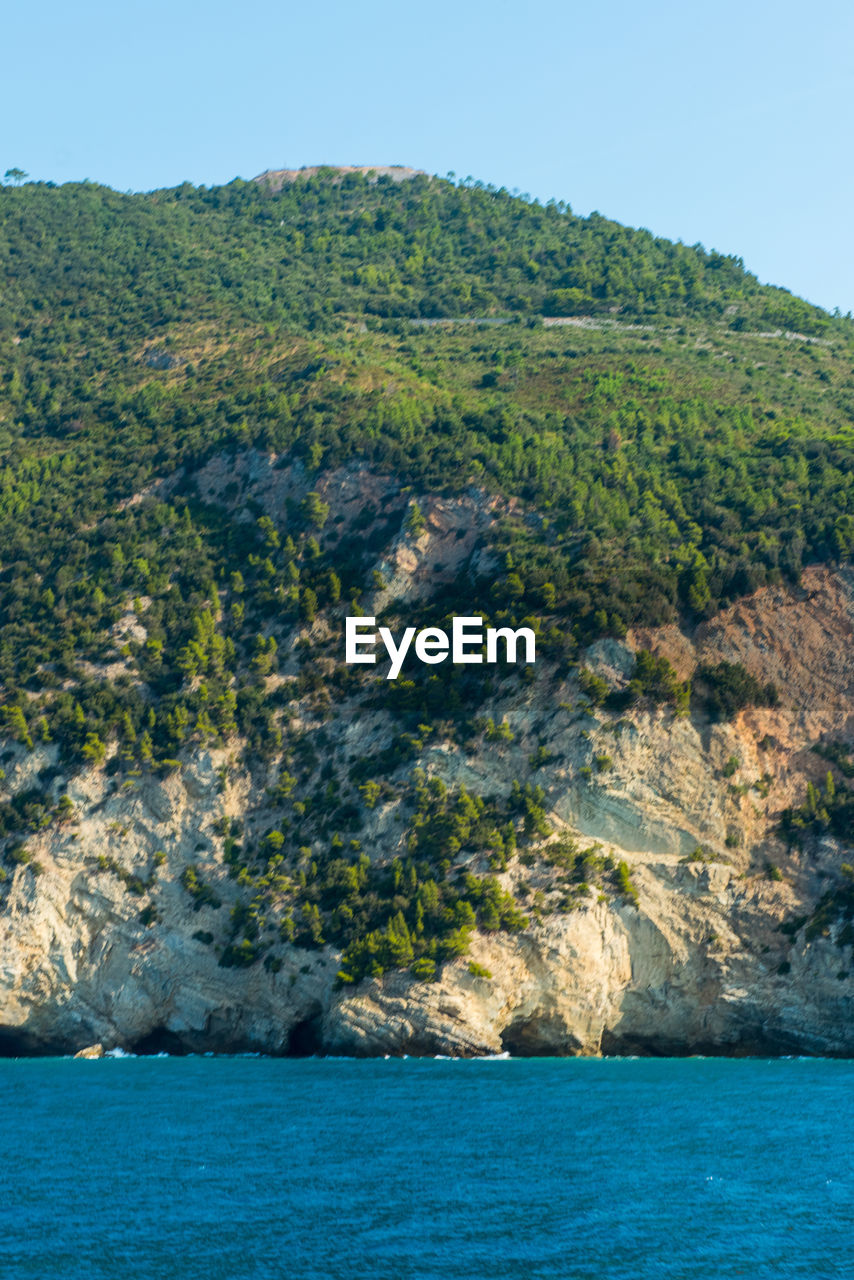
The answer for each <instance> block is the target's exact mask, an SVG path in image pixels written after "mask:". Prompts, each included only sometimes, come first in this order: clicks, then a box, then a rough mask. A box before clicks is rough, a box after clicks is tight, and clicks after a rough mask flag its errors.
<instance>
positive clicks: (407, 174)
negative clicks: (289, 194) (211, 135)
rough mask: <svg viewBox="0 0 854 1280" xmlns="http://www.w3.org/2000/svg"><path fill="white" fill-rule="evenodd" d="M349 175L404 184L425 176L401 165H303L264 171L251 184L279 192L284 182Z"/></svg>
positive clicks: (338, 180) (419, 171)
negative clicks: (389, 179)
mask: <svg viewBox="0 0 854 1280" xmlns="http://www.w3.org/2000/svg"><path fill="white" fill-rule="evenodd" d="M349 173H361V174H364V175H365V176H366V177H367V179H368V181H369V182H376V181H377V180H378V179H379V178H391V180H392V182H406V181H407V180H408V179H409V178H418V177H424V176H426V175H425V171H424V170H423V169H410V168H409V167H408V166H407V165H403V164H324V165H320V164H313V165H304V166H303V168H301V169H265V170H264V172H263V173H259V174H258V176H257V178H253V182H258V183H260V184H261V185H262V186H266V187H269V189H270V190H271V191H281V189H282V187H283V186H284V185H285V183H286V182H298V181H299V180H300V179H304V178H316V177H317V176H318V174H327V175H328V176H329V177H330V178H331V180H332V181H333V182H340V181H341V179H342V178H344V177H346V176H347V174H349Z"/></svg>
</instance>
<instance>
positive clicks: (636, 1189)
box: [0, 1058, 854, 1280]
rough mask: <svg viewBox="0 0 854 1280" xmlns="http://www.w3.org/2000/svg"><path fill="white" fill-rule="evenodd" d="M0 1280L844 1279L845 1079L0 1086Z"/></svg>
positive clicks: (737, 1068) (851, 1174) (455, 1074)
mask: <svg viewBox="0 0 854 1280" xmlns="http://www.w3.org/2000/svg"><path fill="white" fill-rule="evenodd" d="M0 1098H2V1126H0V1146H2V1159H0V1177H2V1193H0V1213H2V1225H1V1226H0V1277H2V1280H19V1278H21V1280H23V1278H24V1277H38V1278H39V1280H102V1278H104V1280H106V1278H107V1277H109V1278H110V1280H126V1278H131V1277H132V1278H134V1280H136V1278H140V1280H142V1278H144V1280H161V1278H164V1280H166V1278H167V1277H168V1280H176V1278H181V1280H183V1278H186V1280H196V1278H197V1277H198V1280H238V1278H239V1280H244V1278H247V1280H248V1278H249V1277H252V1278H253V1280H254V1278H255V1277H257V1278H258V1280H268V1278H269V1277H287V1278H288V1280H321V1278H322V1280H338V1278H339V1277H340V1280H353V1278H354V1277H370V1278H371V1280H380V1278H386V1277H388V1278H389V1280H406V1278H407V1277H418V1278H422V1277H423V1278H425V1280H426V1278H428V1277H429V1278H430V1280H432V1278H433V1277H436V1280H438V1278H439V1277H442V1280H456V1278H457V1277H459V1278H460V1280H463V1278H465V1280H471V1278H478V1277H499V1276H500V1277H513V1278H516V1277H518V1278H519V1280H534V1278H539V1277H561V1278H565V1277H570V1278H573V1280H574V1278H576V1277H578V1278H580V1277H584V1278H586V1277H590V1278H591V1280H593V1278H595V1280H641V1278H643V1277H666V1278H667V1280H671V1278H672V1280H677V1278H678V1280H689V1278H693V1277H698V1278H699V1277H703V1278H704V1280H705V1278H706V1277H708V1278H709V1280H726V1278H728V1277H731V1276H749V1277H751V1278H753V1280H761V1278H764V1277H768V1278H769V1280H786V1278H788V1277H809V1278H810V1280H823V1278H824V1277H844V1278H845V1280H851V1278H852V1277H854V1167H852V1166H854V1144H852V1123H851V1121H852V1106H853V1105H854V1104H853V1103H852V1099H854V1063H850V1062H834V1061H824V1060H782V1061H780V1060H774V1061H771V1060H767V1061H765V1060H763V1061H758V1060H740V1061H732V1060H722V1059H686V1060H649V1059H645V1060H630V1059H611V1060H604V1061H598V1060H580V1059H573V1060H551V1059H538V1060H537V1059H535V1060H527V1061H525V1060H498V1061H469V1062H465V1061H459V1062H458V1061H434V1060H423V1059H422V1060H415V1059H412V1060H394V1059H392V1060H387V1061H383V1060H380V1061H364V1062H356V1061H347V1060H333V1059H327V1060H314V1059H307V1060H273V1059H265V1058H218V1059H211V1058H124V1059H105V1060H101V1061H69V1060H67V1059H40V1060H26V1059H20V1060H5V1061H1V1062H0Z"/></svg>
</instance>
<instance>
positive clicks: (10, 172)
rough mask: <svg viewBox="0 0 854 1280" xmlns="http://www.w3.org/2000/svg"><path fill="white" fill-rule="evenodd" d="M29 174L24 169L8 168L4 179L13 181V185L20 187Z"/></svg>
mask: <svg viewBox="0 0 854 1280" xmlns="http://www.w3.org/2000/svg"><path fill="white" fill-rule="evenodd" d="M29 176H30V175H29V174H28V173H25V172H24V170H23V169H7V170H6V172H5V173H4V174H3V181H4V182H11V183H12V184H13V186H16V187H19V186H20V185H21V183H22V182H25V181H26V179H27V178H28V177H29Z"/></svg>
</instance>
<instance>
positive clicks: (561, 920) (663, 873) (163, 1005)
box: [0, 477, 854, 1056]
mask: <svg viewBox="0 0 854 1280" xmlns="http://www.w3.org/2000/svg"><path fill="white" fill-rule="evenodd" d="M344 479H346V482H347V483H348V484H355V483H356V481H357V479H358V477H356V478H355V479H354V478H353V477H349V478H348V477H345V478H344ZM285 482H287V477H285V478H284V480H283V481H282V483H285ZM342 483H344V480H342ZM467 501H468V499H466V500H465V501H464V502H462V503H460V504H457V506H456V507H453V508H452V507H451V506H448V507H447V509H445V508H443V507H440V506H437V507H436V509H435V511H434V510H432V509H431V511H430V512H428V523H427V527H426V529H425V530H424V532H423V533H422V534H420V535H419V538H420V541H419V540H418V539H414V540H413V542H412V546H411V553H412V556H413V557H414V558H416V559H417V558H418V557H419V556H421V555H423V554H426V552H425V548H426V547H427V546H428V543H429V541H430V539H433V540H435V541H437V542H438V543H441V540H442V537H443V530H444V528H445V527H446V526H447V527H449V528H453V529H454V530H456V529H457V528H458V527H461V524H460V522H461V521H462V520H463V519H464V515H465V511H466V510H467V507H466V502H467ZM473 501H474V500H473V499H472V502H473ZM402 509H405V505H403V506H402ZM472 518H473V519H474V518H477V519H479V518H480V516H479V515H478V516H476V517H475V516H473V517H472ZM454 539H455V541H458V542H460V543H462V542H463V541H464V537H463V536H460V535H457V534H456V533H455V534H454ZM398 550H399V548H398ZM403 551H405V552H406V554H409V552H408V551H407V549H406V548H405V547H404V548H403ZM395 554H397V552H396V551H395V550H394V549H392V551H391V552H390V553H389V556H393V555H395ZM403 559H405V556H404V555H403V552H401V554H400V556H399V558H398V560H397V561H392V560H388V561H387V563H390V564H391V563H394V564H395V565H398V566H401V571H402V562H403ZM393 571H395V572H396V571H397V569H396V568H395V569H393ZM852 621H854V579H852V575H851V574H850V572H845V571H839V572H836V573H832V572H830V571H826V570H822V571H819V570H815V571H811V572H810V573H808V574H807V575H806V576H805V580H804V584H803V587H802V589H799V590H798V591H789V592H786V591H784V590H783V589H782V588H781V589H775V590H767V591H763V592H759V593H757V595H755V596H754V597H752V598H751V599H749V600H746V601H742V602H741V603H740V604H738V605H737V606H734V607H733V609H731V610H728V611H726V612H725V613H723V614H721V615H719V616H718V617H717V618H716V619H714V620H712V622H710V623H707V624H705V626H704V627H702V628H700V629H699V631H698V632H696V633H695V634H694V635H693V636H688V635H685V634H683V633H681V632H677V631H676V630H675V629H672V628H671V629H664V630H662V631H660V632H655V633H653V632H650V633H646V634H643V635H630V636H629V637H628V639H627V642H626V643H625V644H624V645H621V644H618V643H617V642H608V643H606V644H604V645H603V644H600V645H598V646H595V647H594V648H593V649H592V650H591V651H590V653H589V654H588V655H587V659H586V660H587V664H588V665H589V666H590V667H591V669H593V670H600V671H603V672H606V673H610V674H609V678H610V679H612V680H615V681H619V679H621V678H625V677H626V675H627V673H628V672H629V671H630V670H631V667H632V653H631V651H632V650H633V649H636V648H638V647H641V646H647V647H652V648H653V649H656V650H657V651H658V652H661V653H665V654H667V655H668V656H669V657H670V659H671V661H672V662H673V663H674V665H676V666H677V667H678V669H679V671H680V674H681V675H683V676H688V675H690V674H691V673H692V672H693V670H694V668H695V666H696V665H697V663H698V662H699V661H705V662H715V661H720V660H721V659H723V658H726V659H727V660H736V659H737V660H738V661H740V662H742V663H743V664H744V665H745V666H746V667H747V668H748V669H749V670H751V671H753V672H754V673H755V674H756V675H757V676H759V677H760V678H762V679H763V680H768V679H773V680H775V681H776V682H777V683H778V686H779V688H780V691H781V699H780V703H779V705H778V706H776V707H774V708H764V709H754V710H747V711H743V712H741V713H740V714H739V715H738V716H737V717H736V719H735V720H734V721H733V722H732V723H728V724H710V723H708V722H706V721H701V720H697V719H695V720H691V719H689V718H682V719H675V718H674V717H673V714H672V712H671V711H669V710H664V709H655V708H650V707H648V706H647V707H646V708H645V709H644V708H641V709H636V710H632V711H630V712H627V713H626V714H625V716H624V717H623V719H622V721H621V723H620V724H619V725H615V723H614V721H613V717H611V719H610V720H609V719H608V718H607V717H605V716H604V715H602V714H600V713H598V712H597V711H596V710H595V709H592V708H591V709H589V711H588V714H587V715H586V716H585V717H584V719H583V721H581V720H579V718H578V716H577V714H574V710H573V708H574V707H575V704H577V702H578V700H579V698H580V696H581V695H580V690H579V687H578V684H577V682H576V681H575V677H574V676H573V675H572V674H571V673H569V672H568V671H560V670H558V669H547V668H546V667H545V666H543V667H542V669H539V670H538V672H537V677H536V679H535V680H534V681H532V682H531V683H528V684H526V683H525V682H517V683H516V684H515V685H514V686H513V688H514V689H515V692H512V691H511V692H510V693H509V694H508V693H507V692H506V691H505V693H504V695H503V701H502V703H501V708H500V715H505V714H506V718H507V723H508V725H509V727H510V729H511V730H512V732H513V735H514V737H513V740H512V741H506V742H501V743H499V744H497V745H496V744H491V745H490V749H489V751H488V752H487V751H480V752H477V751H475V752H472V753H466V751H464V750H463V749H462V748H460V747H458V746H454V745H452V744H447V743H441V742H438V743H436V744H435V745H433V746H432V747H431V749H430V750H429V751H428V753H427V755H426V757H425V760H424V764H425V767H426V768H427V770H428V772H430V773H435V774H437V775H439V776H441V777H442V778H443V779H444V780H445V781H446V782H447V783H448V784H449V785H455V784H459V783H465V784H466V785H467V786H471V787H472V788H473V789H475V790H479V791H483V792H495V793H500V792H503V791H506V790H507V789H508V788H509V785H510V783H511V782H512V780H513V779H514V778H517V777H522V776H525V771H526V770H527V769H528V768H529V767H530V766H529V765H528V763H527V762H528V761H529V759H530V757H531V754H532V751H533V750H534V748H535V747H536V746H537V745H542V746H545V747H546V748H547V754H548V760H547V762H546V763H544V764H543V766H542V768H539V769H538V770H537V773H536V777H537V781H538V782H539V784H540V785H541V786H542V787H543V789H544V791H545V794H546V806H547V809H548V811H549V816H550V821H551V823H552V825H553V827H554V828H555V829H557V830H560V829H561V828H562V827H565V828H567V829H569V830H571V831H573V832H575V833H578V834H579V836H580V838H582V839H586V840H592V841H595V842H597V844H598V845H599V846H600V847H601V850H602V851H603V853H610V854H611V856H612V857H613V858H614V859H616V860H623V861H625V862H626V864H627V866H628V869H629V871H630V874H631V879H632V882H633V885H634V886H635V888H636V890H637V904H635V903H634V902H633V901H632V900H631V898H630V897H629V896H626V895H622V896H621V895H619V894H615V892H614V891H613V889H611V890H610V891H608V892H602V891H601V889H600V888H598V887H596V886H593V885H591V887H590V888H589V890H588V891H586V893H585V892H582V893H581V895H580V897H579V898H578V901H577V904H576V905H575V907H574V909H572V910H569V911H566V912H562V911H561V910H558V909H556V908H555V907H554V906H553V905H549V903H550V901H551V899H550V898H549V895H550V893H553V891H554V885H553V884H551V883H550V882H549V878H548V877H549V874H550V870H549V868H548V866H547V864H545V863H543V864H537V866H535V867H534V868H533V869H532V870H530V872H528V871H527V870H525V871H524V872H523V874H524V875H526V876H529V879H530V885H529V889H530V892H531V894H532V895H533V896H532V898H531V902H533V903H534V904H536V902H537V893H538V892H539V893H541V894H542V899H541V900H542V902H543V903H544V904H545V905H544V906H543V908H542V909H541V910H540V909H537V910H534V911H532V912H531V913H530V914H531V923H530V926H529V928H528V929H526V930H525V931H523V932H522V933H519V934H515V935H509V934H501V933H491V934H487V933H479V934H476V935H475V939H474V943H473V946H472V953H471V956H470V957H466V958H464V959H460V960H456V961H453V962H451V963H448V964H446V965H445V966H444V967H443V968H442V969H441V970H440V972H439V974H438V977H437V980H436V981H434V982H419V981H417V980H415V979H414V978H413V977H412V976H411V975H410V974H409V973H408V972H406V973H404V972H401V973H396V974H386V975H385V976H384V977H383V978H381V979H366V980H363V981H362V982H361V983H360V984H358V985H356V986H355V987H354V986H346V987H341V986H340V985H339V984H337V983H336V973H337V971H338V967H339V962H340V955H339V954H338V953H337V952H336V951H335V950H334V949H333V948H331V947H328V946H327V947H321V948H318V949H315V950H313V951H305V950H300V949H298V948H296V947H294V946H280V947H279V950H278V952H277V955H278V957H279V959H278V961H277V964H276V965H270V966H267V967H265V966H264V965H263V964H255V965H252V966H250V967H243V968H241V967H232V968H228V967H223V965H222V964H221V963H220V960H221V959H222V946H221V939H222V937H223V935H224V925H225V923H226V922H227V917H228V913H229V910H230V907H231V905H233V902H234V901H235V900H236V894H237V887H236V885H235V883H234V881H233V880H230V879H229V877H228V875H227V874H226V868H225V866H224V864H223V856H222V840H221V839H220V838H219V837H218V835H217V831H216V822H217V819H218V817H220V816H221V815H223V814H228V815H231V816H240V817H241V818H242V819H243V820H244V821H245V822H246V823H247V824H249V825H250V826H251V822H252V814H253V812H254V810H255V809H256V808H257V806H258V804H259V803H260V797H261V796H262V794H263V790H264V783H265V780H263V779H262V780H260V781H259V780H258V779H253V778H251V777H250V776H249V775H248V774H246V773H245V772H242V771H241V768H240V767H239V766H237V765H235V764H234V751H233V749H232V750H230V751H229V750H228V749H223V750H216V751H213V750H202V751H199V752H197V754H196V755H194V756H193V757H192V758H190V759H189V760H188V761H185V762H184V764H183V767H182V768H181V770H180V771H177V770H176V771H175V772H174V773H172V774H170V775H169V776H167V777H165V778H157V777H153V776H140V777H137V778H134V779H132V780H130V785H128V782H124V783H121V782H119V781H117V778H116V776H115V775H111V774H110V773H109V770H108V769H104V768H96V769H90V770H89V771H87V772H83V773H77V774H76V775H74V776H71V775H70V774H67V773H63V768H62V765H61V763H60V762H59V761H58V759H57V757H56V754H55V750H54V748H53V746H52V745H47V746H40V747H38V748H37V749H36V750H35V751H33V752H26V751H25V750H24V749H23V748H22V747H20V746H17V745H15V744H8V746H7V750H6V759H5V763H6V777H5V780H4V782H3V788H4V789H5V791H6V793H7V794H15V793H16V792H18V791H21V790H24V789H26V787H27V786H28V785H32V783H33V780H34V779H35V778H37V777H38V776H42V777H45V776H51V775H52V779H53V780H52V781H51V782H50V784H49V785H50V787H51V788H52V790H53V796H54V799H55V800H56V799H58V798H59V796H60V795H62V794H64V793H67V794H68V795H69V796H70V798H71V801H72V802H73V806H74V807H73V812H72V814H71V815H70V816H69V817H68V819H67V820H65V821H63V822H62V823H60V824H59V825H55V826H53V827H50V828H46V829H44V830H43V831H41V832H40V833H38V834H36V835H35V836H33V837H31V838H28V840H27V848H28V851H29V855H30V861H29V862H20V863H16V864H15V865H14V867H13V868H12V869H10V870H9V873H8V877H7V879H6V881H5V883H4V884H3V885H2V886H0V897H2V908H0V1052H7V1053H44V1052H61V1053H77V1052H80V1051H81V1050H82V1051H83V1053H84V1054H85V1055H86V1056H91V1055H92V1054H93V1053H94V1052H95V1051H96V1050H97V1049H98V1047H99V1046H100V1047H101V1049H102V1050H106V1051H109V1050H110V1049H113V1048H122V1049H125V1050H137V1051H158V1050H167V1051H194V1052H206V1051H214V1052H230V1051H245V1050H255V1051H264V1052H269V1053H278V1054H310V1053H315V1052H327V1053H332V1054H354V1055H382V1054H402V1053H408V1054H455V1055H474V1054H495V1053H504V1052H509V1053H511V1054H521V1055H540V1054H543V1055H544V1054H560V1055H569V1054H599V1053H655V1054H683V1053H710V1054H766V1053H787V1054H788V1053H795V1054H800V1053H807V1054H809V1053H820V1054H831V1055H851V1054H852V1053H854V1017H852V1012H854V978H852V971H854V960H853V959H852V950H851V946H850V943H848V942H847V941H846V937H847V934H845V933H844V932H843V931H842V930H841V926H840V925H839V924H838V923H836V922H834V921H831V922H830V923H829V925H828V926H827V927H826V928H825V929H824V930H823V931H821V930H819V931H816V930H808V929H806V928H805V927H804V924H805V922H806V921H807V920H808V919H809V917H810V916H811V915H812V914H813V913H814V912H815V909H816V906H817V904H818V903H819V902H820V901H821V899H822V895H824V894H825V893H826V892H827V890H828V888H830V887H832V885H833V883H834V879H833V878H834V876H838V869H839V866H840V863H841V862H843V861H845V859H846V856H850V855H845V853H844V850H842V849H841V848H840V847H838V846H837V845H836V844H835V843H834V842H833V841H832V840H830V839H826V840H825V841H824V842H823V843H822V844H821V845H820V846H819V847H818V848H812V849H811V850H808V851H806V852H804V853H800V852H798V851H797V850H788V849H787V848H786V847H785V846H784V845H783V844H782V843H781V842H780V840H779V839H778V837H777V836H776V834H775V831H776V826H777V822H778V818H779V813H780V811H781V809H782V808H784V807H785V806H786V805H789V804H792V803H793V802H795V803H797V802H800V800H801V798H802V797H803V794H804V790H805V787H806V784H807V782H808V781H810V780H812V781H818V780H819V779H821V778H822V777H823V776H824V775H825V773H826V771H827V762H826V760H822V759H821V758H820V757H819V756H817V755H816V754H815V753H814V752H813V751H812V750H811V748H812V747H813V746H814V745H815V744H816V743H817V742H818V741H819V740H820V739H821V737H822V735H827V736H833V737H836V738H847V740H848V741H850V739H851V737H852V730H854V646H852V645H851V642H850V641H851V634H852ZM496 709H497V710H498V704H496ZM487 713H488V709H487ZM383 714H384V713H379V712H378V713H375V714H374V713H370V714H365V715H363V716H362V718H361V719H360V722H359V724H358V726H356V725H354V723H353V720H352V717H351V716H350V713H349V709H348V708H347V707H346V706H342V707H340V708H337V709H336V710H335V711H334V716H337V720H334V719H333V723H332V726H331V732H332V733H333V734H334V735H336V737H337V738H338V739H340V740H341V741H342V742H344V743H345V744H347V743H349V742H351V741H352V743H353V747H354V749H356V747H358V750H359V751H361V752H364V751H366V750H370V749H371V747H372V745H373V744H376V745H378V746H379V745H381V744H382V742H383V741H384V740H386V739H385V736H384V735H387V731H388V728H389V725H388V723H387V722H386V721H384V719H383ZM326 728H327V731H328V732H329V731H330V726H329V724H327V726H326ZM309 730H310V727H309ZM604 756H607V759H608V766H607V768H603V769H602V770H601V771H598V770H597V768H596V767H591V766H593V764H594V762H595V761H596V760H597V759H601V758H602V757H604ZM732 758H735V759H736V760H737V762H738V771H737V773H736V774H735V775H733V774H732V772H731V771H730V772H727V762H728V761H731V760H732ZM224 779H225V780H224ZM396 822H397V816H396V814H395V812H394V806H393V805H385V806H383V805H378V806H377V807H376V809H375V810H373V811H371V813H370V814H368V815H367V825H366V827H365V829H364V831H363V832H362V833H361V839H362V844H363V847H364V848H365V849H366V851H368V852H369V854H370V855H371V856H372V857H391V856H393V855H394V852H395V849H396V847H397V843H396V842H399V840H400V838H401V827H400V824H399V822H398V825H397V826H396V825H395V823H396ZM771 864H773V867H772V868H771V869H772V870H773V871H774V874H773V875H772V874H770V873H769V867H771ZM8 865H9V864H7V866H8ZM190 866H193V867H196V868H200V869H201V872H202V873H203V874H204V877H205V879H206V880H207V881H208V882H209V883H210V884H211V885H213V886H214V887H215V889H216V891H217V894H218V896H219V898H220V900H221V903H220V905H219V906H218V907H217V906H215V905H213V904H212V903H210V902H208V903H205V904H203V905H198V903H194V901H193V899H192V898H191V897H190V896H189V895H188V892H187V889H186V885H185V884H183V883H182V876H183V874H184V872H185V870H186V868H188V867H190ZM516 873H517V874H518V873H519V868H517V869H516ZM507 874H508V877H510V876H511V875H512V874H513V868H510V871H508V873H507ZM510 882H511V881H510V879H508V880H507V883H508V884H510ZM194 906H197V907H198V909H194ZM470 961H471V962H474V963H473V964H472V967H471V968H470ZM483 970H485V971H488V973H489V975H490V976H489V977H485V976H478V975H479V974H481V973H482V971H483Z"/></svg>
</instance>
